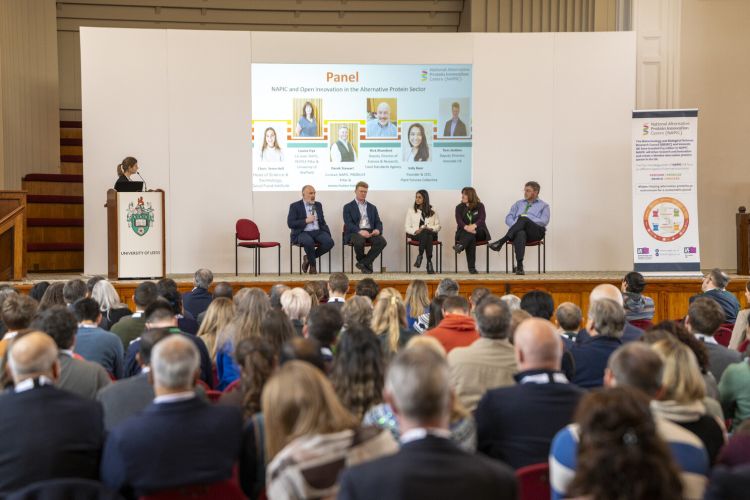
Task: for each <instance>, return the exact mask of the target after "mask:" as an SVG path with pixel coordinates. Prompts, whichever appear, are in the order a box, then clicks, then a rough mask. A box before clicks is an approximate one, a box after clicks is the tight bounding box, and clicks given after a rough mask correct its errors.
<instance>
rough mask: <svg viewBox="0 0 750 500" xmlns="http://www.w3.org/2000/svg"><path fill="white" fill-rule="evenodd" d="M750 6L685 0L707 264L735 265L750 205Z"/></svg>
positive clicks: (685, 95) (686, 77) (684, 53)
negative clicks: (743, 211)
mask: <svg viewBox="0 0 750 500" xmlns="http://www.w3.org/2000/svg"><path fill="white" fill-rule="evenodd" d="M748 25H750V1H747V0H710V1H709V0H684V2H683V4H682V26H681V29H682V37H681V48H680V56H681V57H680V78H679V87H680V106H681V107H686V108H692V107H695V108H698V109H699V110H700V111H699V114H698V186H699V187H698V190H699V192H698V209H699V211H700V220H701V230H700V240H701V241H700V242H701V253H702V259H701V260H702V267H704V268H711V267H715V266H718V267H722V268H726V269H734V268H736V265H737V261H736V248H735V214H736V212H737V207H738V206H740V205H745V206H750V155H748V149H747V145H748V143H750V98H749V94H750V92H749V89H750V30H748Z"/></svg>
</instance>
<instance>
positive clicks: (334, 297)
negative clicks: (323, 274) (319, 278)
mask: <svg viewBox="0 0 750 500" xmlns="http://www.w3.org/2000/svg"><path fill="white" fill-rule="evenodd" d="M347 293H349V277H348V276H347V275H346V274H344V273H331V275H330V276H329V277H328V303H329V304H333V305H334V306H336V307H343V306H344V302H345V301H346V294H347Z"/></svg>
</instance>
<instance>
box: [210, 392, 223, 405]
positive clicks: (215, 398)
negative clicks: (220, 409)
mask: <svg viewBox="0 0 750 500" xmlns="http://www.w3.org/2000/svg"><path fill="white" fill-rule="evenodd" d="M222 394H224V393H223V392H221V391H206V397H207V398H208V400H209V401H211V402H212V403H218V402H219V398H220V397H221V395H222Z"/></svg>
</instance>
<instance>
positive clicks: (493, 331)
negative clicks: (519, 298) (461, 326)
mask: <svg viewBox="0 0 750 500" xmlns="http://www.w3.org/2000/svg"><path fill="white" fill-rule="evenodd" d="M474 316H475V318H476V322H477V330H478V331H479V335H480V336H482V337H484V338H488V339H498V340H500V339H507V338H508V337H509V336H510V309H509V308H508V304H506V303H505V302H503V301H502V300H500V299H499V298H498V297H495V296H494V295H489V296H487V297H485V298H484V299H483V300H482V301H481V302H480V303H479V306H478V307H477V308H476V309H475V310H474Z"/></svg>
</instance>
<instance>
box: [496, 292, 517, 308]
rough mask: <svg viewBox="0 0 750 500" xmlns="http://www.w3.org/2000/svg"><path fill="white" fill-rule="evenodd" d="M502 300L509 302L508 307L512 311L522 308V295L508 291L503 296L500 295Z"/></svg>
mask: <svg viewBox="0 0 750 500" xmlns="http://www.w3.org/2000/svg"><path fill="white" fill-rule="evenodd" d="M500 300H502V301H503V302H505V303H506V304H508V307H509V308H510V311H511V312H513V311H518V310H520V309H521V297H519V296H518V295H513V294H512V293H506V294H505V295H503V296H502V297H500Z"/></svg>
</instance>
